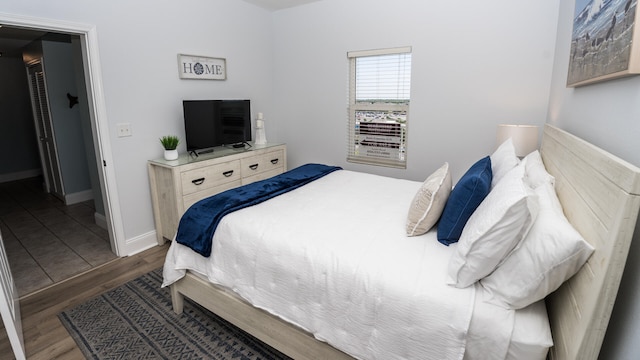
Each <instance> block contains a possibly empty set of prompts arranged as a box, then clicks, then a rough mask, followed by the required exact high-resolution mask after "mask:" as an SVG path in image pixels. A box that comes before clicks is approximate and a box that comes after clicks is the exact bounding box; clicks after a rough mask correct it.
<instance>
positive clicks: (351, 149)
mask: <svg viewBox="0 0 640 360" xmlns="http://www.w3.org/2000/svg"><path fill="white" fill-rule="evenodd" d="M347 56H348V58H349V59H350V60H349V62H350V71H349V72H350V78H349V121H348V127H349V137H348V155H347V161H350V162H357V163H365V164H371V165H379V166H389V167H398V168H406V138H407V122H408V114H409V102H410V90H411V48H410V47H405V48H394V49H382V50H368V51H357V52H349V53H348V54H347Z"/></svg>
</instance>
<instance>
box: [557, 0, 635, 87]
mask: <svg viewBox="0 0 640 360" xmlns="http://www.w3.org/2000/svg"><path fill="white" fill-rule="evenodd" d="M637 5H638V1H637V0H610V1H593V0H576V6H575V14H574V20H573V33H572V35H571V51H570V58H569V74H568V76H567V86H569V87H576V86H582V85H587V84H592V83H595V82H599V81H604V80H610V79H615V78H619V77H623V76H629V75H637V74H640V44H638V39H640V34H637V33H638V32H639V31H640V29H639V28H637V27H636V26H635V19H636V15H637V8H638V6H637ZM634 39H635V40H636V41H634Z"/></svg>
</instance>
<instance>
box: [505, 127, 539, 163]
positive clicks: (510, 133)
mask: <svg viewBox="0 0 640 360" xmlns="http://www.w3.org/2000/svg"><path fill="white" fill-rule="evenodd" d="M509 138H511V140H512V141H513V147H514V148H515V149H516V156H518V157H524V156H527V155H529V153H531V152H532V151H534V150H536V149H537V148H538V127H537V126H534V125H504V124H501V125H498V133H497V138H496V141H497V143H498V146H500V144H502V143H503V142H505V141H507V139H509Z"/></svg>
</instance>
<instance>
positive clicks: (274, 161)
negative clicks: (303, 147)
mask: <svg viewBox="0 0 640 360" xmlns="http://www.w3.org/2000/svg"><path fill="white" fill-rule="evenodd" d="M279 160H280V159H271V163H272V164H273V165H275V164H277V163H278V161H279Z"/></svg>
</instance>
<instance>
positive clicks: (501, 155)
mask: <svg viewBox="0 0 640 360" xmlns="http://www.w3.org/2000/svg"><path fill="white" fill-rule="evenodd" d="M489 158H490V159H491V173H492V176H493V178H492V179H491V188H492V189H493V188H494V187H495V186H496V184H497V183H498V181H500V179H502V178H503V177H504V175H505V174H506V173H508V172H509V171H510V170H511V169H513V168H514V167H516V165H518V164H519V163H520V160H519V159H518V157H517V156H516V149H515V148H514V147H513V140H511V138H508V139H507V140H505V142H503V143H502V144H500V146H498V148H497V149H496V151H494V152H493V154H491V155H490V156H489Z"/></svg>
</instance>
